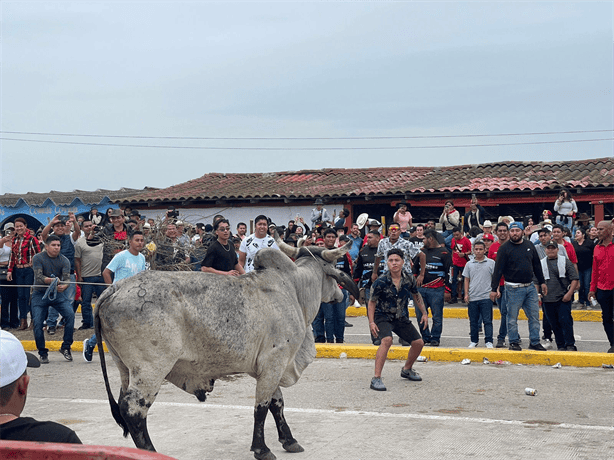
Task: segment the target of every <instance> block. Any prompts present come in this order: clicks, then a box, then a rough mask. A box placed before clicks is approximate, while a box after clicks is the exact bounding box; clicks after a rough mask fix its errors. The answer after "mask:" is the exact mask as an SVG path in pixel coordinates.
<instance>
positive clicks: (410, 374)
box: [401, 368, 422, 382]
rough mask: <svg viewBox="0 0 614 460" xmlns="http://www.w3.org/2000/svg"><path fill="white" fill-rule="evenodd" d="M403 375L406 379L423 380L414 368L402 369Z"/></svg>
mask: <svg viewBox="0 0 614 460" xmlns="http://www.w3.org/2000/svg"><path fill="white" fill-rule="evenodd" d="M401 377H403V378H404V379H409V380H413V381H414V382H420V381H422V377H420V374H418V373H417V372H416V371H415V370H414V369H413V368H410V369H401Z"/></svg>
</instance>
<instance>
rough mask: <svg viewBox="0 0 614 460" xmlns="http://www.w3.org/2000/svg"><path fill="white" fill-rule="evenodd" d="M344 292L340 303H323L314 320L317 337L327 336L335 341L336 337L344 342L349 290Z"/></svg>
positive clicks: (328, 339)
mask: <svg viewBox="0 0 614 460" xmlns="http://www.w3.org/2000/svg"><path fill="white" fill-rule="evenodd" d="M341 292H343V300H342V301H341V302H338V303H322V304H320V310H319V311H318V314H317V315H316V318H315V319H314V320H313V335H314V336H315V338H316V339H318V338H320V340H321V338H322V337H324V336H326V341H327V342H329V343H333V342H334V341H335V338H336V339H337V343H342V342H343V335H344V332H345V309H346V307H347V301H348V292H347V291H346V290H345V289H341Z"/></svg>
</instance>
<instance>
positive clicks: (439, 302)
mask: <svg viewBox="0 0 614 460" xmlns="http://www.w3.org/2000/svg"><path fill="white" fill-rule="evenodd" d="M418 292H419V293H420V295H421V296H422V300H423V301H424V307H425V308H426V312H427V313H428V312H429V308H430V309H431V316H432V317H433V324H432V326H431V328H430V330H429V328H428V327H427V328H426V329H420V333H421V334H422V339H423V340H424V343H429V342H434V341H435V342H440V341H441V331H442V330H443V295H444V292H445V288H444V287H440V288H423V287H421V288H418ZM414 308H415V310H416V320H417V321H418V324H420V320H421V319H422V312H421V311H420V309H419V308H418V306H417V305H416V306H415V307H414Z"/></svg>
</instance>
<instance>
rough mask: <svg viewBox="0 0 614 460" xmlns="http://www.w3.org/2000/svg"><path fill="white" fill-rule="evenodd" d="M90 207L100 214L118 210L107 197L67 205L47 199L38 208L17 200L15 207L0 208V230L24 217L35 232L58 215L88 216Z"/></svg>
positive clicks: (77, 201)
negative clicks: (98, 200)
mask: <svg viewBox="0 0 614 460" xmlns="http://www.w3.org/2000/svg"><path fill="white" fill-rule="evenodd" d="M92 206H95V207H96V208H98V212H99V213H100V214H104V213H105V212H107V209H109V208H118V207H119V206H118V205H112V204H111V202H110V200H109V198H108V197H104V198H103V199H102V200H101V201H100V203H83V202H82V201H81V200H80V199H79V198H75V199H74V200H73V201H72V203H70V204H69V205H66V206H64V205H62V206H60V205H57V204H55V203H54V202H53V200H51V199H50V198H47V200H45V202H44V203H43V204H42V205H40V206H35V205H34V206H33V205H29V204H28V203H26V202H25V201H24V200H23V199H21V198H20V199H19V201H17V203H15V206H0V229H1V228H4V224H5V223H6V222H13V221H14V220H15V218H17V217H20V216H21V217H24V218H25V219H26V221H27V222H28V228H31V229H32V230H34V231H36V230H38V228H39V227H40V226H43V227H44V226H45V225H47V224H48V223H49V222H50V221H51V219H53V218H54V217H55V216H56V215H58V214H68V213H69V212H74V213H75V214H76V215H79V214H89V212H90V209H91V208H92Z"/></svg>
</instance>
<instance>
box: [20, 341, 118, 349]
mask: <svg viewBox="0 0 614 460" xmlns="http://www.w3.org/2000/svg"><path fill="white" fill-rule="evenodd" d="M21 344H22V345H23V348H24V350H26V351H37V350H38V349H37V348H36V342H35V341H34V340H22V341H21ZM45 347H46V348H48V349H49V351H60V348H61V347H62V342H60V341H56V340H53V341H52V340H46V341H45ZM96 348H98V347H96ZM70 349H71V350H72V351H83V342H73V344H72V346H71V347H70ZM104 351H105V352H108V351H109V349H108V348H107V346H106V345H104Z"/></svg>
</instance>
